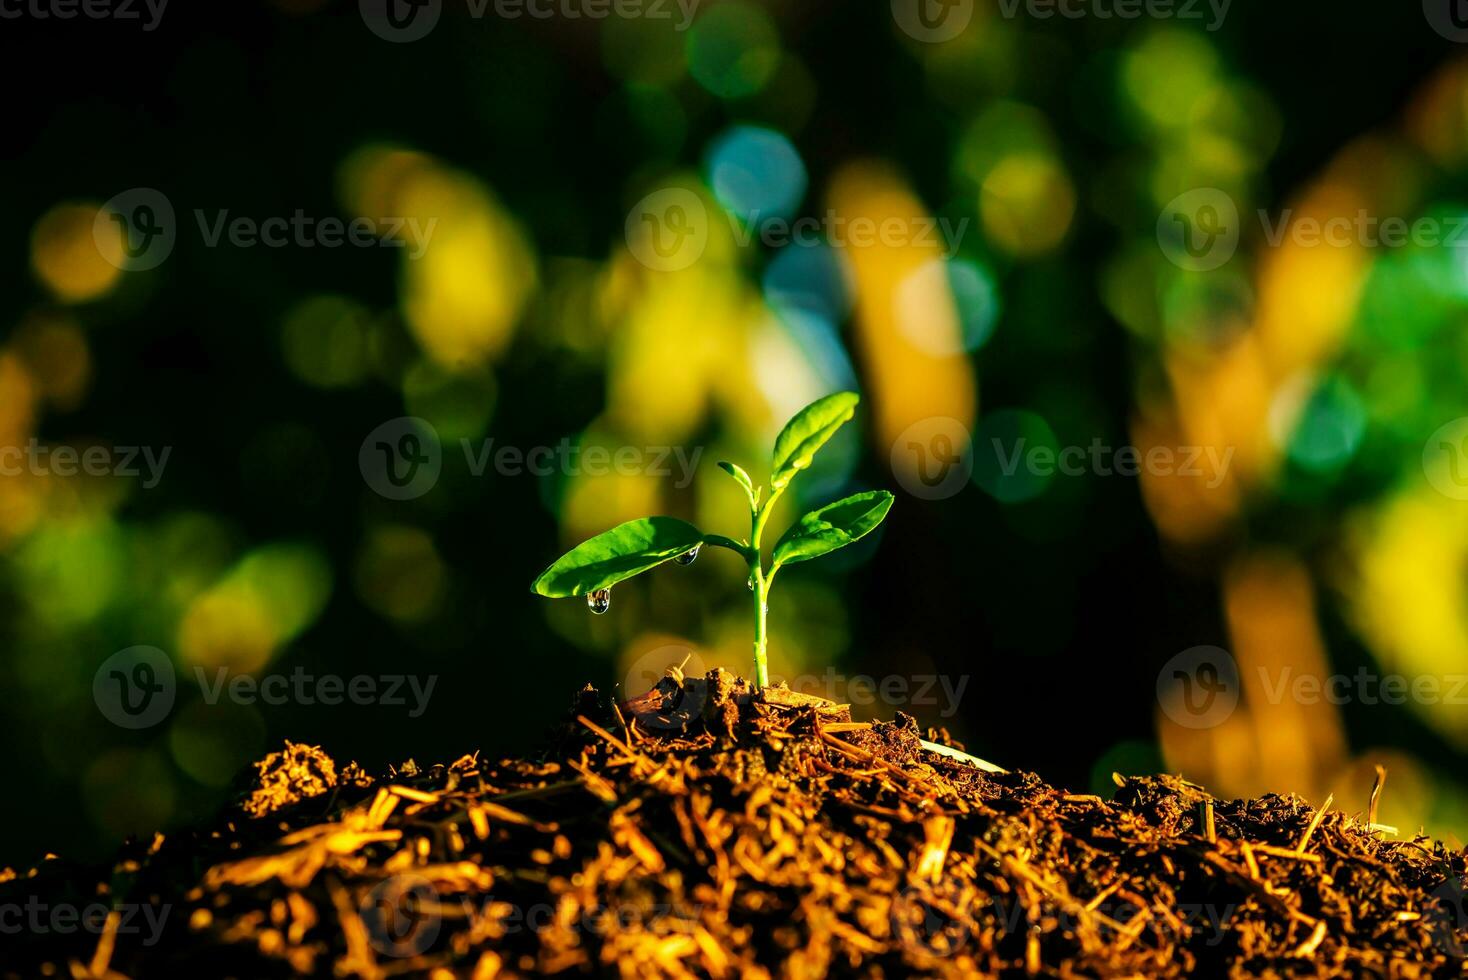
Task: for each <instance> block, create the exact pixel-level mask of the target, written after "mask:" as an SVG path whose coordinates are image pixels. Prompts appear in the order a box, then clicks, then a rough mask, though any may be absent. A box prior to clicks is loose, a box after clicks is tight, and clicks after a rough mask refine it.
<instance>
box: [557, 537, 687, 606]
mask: <svg viewBox="0 0 1468 980" xmlns="http://www.w3.org/2000/svg"><path fill="white" fill-rule="evenodd" d="M702 543H703V532H702V531H700V530H699V529H698V528H696V527H694V526H693V525H692V524H689V523H688V522H687V521H680V520H678V519H677V518H676V517H640V518H638V519H637V520H635V521H628V522H627V523H626V524H618V525H617V526H616V527H614V528H612V529H611V530H610V531H603V532H602V533H601V534H598V535H597V536H596V537H594V538H592V539H591V540H589V541H583V542H581V543H580V544H578V545H577V546H576V547H574V548H572V549H571V550H570V551H568V552H566V553H565V554H564V555H562V556H561V557H560V558H559V559H557V561H556V563H555V564H554V565H552V566H551V567H550V568H547V569H546V570H545V571H544V572H542V573H541V574H540V577H539V578H537V579H536V580H535V581H534V582H532V583H531V584H530V591H532V592H535V593H537V594H539V595H543V596H549V597H550V598H552V599H564V598H566V597H568V596H577V595H585V594H586V593H588V592H594V591H595V590H597V589H605V588H608V587H609V586H612V585H615V584H616V583H618V582H620V581H622V580H623V579H627V578H631V577H632V576H634V575H638V574H640V573H642V572H645V571H647V570H648V569H649V568H656V567H657V566H658V565H661V564H662V563H663V562H665V561H668V560H669V559H672V558H676V557H677V556H678V555H681V554H683V553H684V552H685V551H688V550H690V549H692V548H694V547H697V546H698V545H700V544H702Z"/></svg>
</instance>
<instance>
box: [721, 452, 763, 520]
mask: <svg viewBox="0 0 1468 980" xmlns="http://www.w3.org/2000/svg"><path fill="white" fill-rule="evenodd" d="M719 469H721V470H723V471H724V472H725V473H728V474H729V475H730V476H732V477H733V478H734V482H735V483H737V484H739V485H740V486H741V487H743V488H744V495H745V496H746V497H748V498H749V507H750V509H751V510H753V509H754V508H756V507H758V506H759V504H758V503H756V497H755V495H754V481H753V480H751V479H750V478H749V474H748V473H746V472H744V468H743V467H742V466H739V465H738V464H736V463H726V462H724V461H723V460H719Z"/></svg>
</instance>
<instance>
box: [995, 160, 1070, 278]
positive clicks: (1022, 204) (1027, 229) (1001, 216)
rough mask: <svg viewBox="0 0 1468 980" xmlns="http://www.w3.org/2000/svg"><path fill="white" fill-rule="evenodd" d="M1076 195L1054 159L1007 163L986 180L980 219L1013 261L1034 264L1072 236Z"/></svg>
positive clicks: (1068, 179) (1001, 164) (1001, 165)
mask: <svg viewBox="0 0 1468 980" xmlns="http://www.w3.org/2000/svg"><path fill="white" fill-rule="evenodd" d="M1075 207H1076V195H1075V188H1074V187H1072V186H1071V182H1070V178H1069V177H1068V176H1067V175H1066V173H1065V171H1064V169H1062V168H1061V166H1060V164H1059V163H1058V162H1057V161H1056V160H1055V159H1054V158H1052V157H1049V156H1042V155H1038V154H1017V155H1014V156H1009V157H1005V158H1004V159H1003V160H1001V161H999V163H998V164H996V165H995V167H994V169H992V170H990V171H989V173H988V175H987V176H986V177H985V178H984V182H983V185H982V187H981V188H980V196H979V213H980V215H981V216H982V217H983V220H984V232H985V233H986V234H987V235H988V236H989V240H990V241H992V242H993V243H994V244H995V245H997V246H998V247H1000V248H1002V249H1004V250H1005V251H1006V252H1008V253H1010V254H1011V255H1015V256H1019V257H1021V258H1030V257H1033V256H1037V255H1043V254H1045V253H1046V252H1049V251H1051V250H1052V249H1054V248H1055V247H1056V246H1057V245H1059V244H1060V242H1061V240H1062V239H1064V238H1065V234H1066V232H1067V231H1069V230H1070V224H1071V219H1072V218H1074V217H1075Z"/></svg>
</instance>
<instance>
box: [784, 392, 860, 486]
mask: <svg viewBox="0 0 1468 980" xmlns="http://www.w3.org/2000/svg"><path fill="white" fill-rule="evenodd" d="M860 400H861V399H860V398H859V397H858V396H857V394H856V393H855V392H852V391H841V392H837V393H836V394H834V395H827V396H826V397H825V398H822V399H820V400H819V401H816V402H813V403H811V404H810V405H807V406H806V407H805V408H803V409H801V410H800V413H799V414H797V415H796V416H795V418H793V419H791V420H790V421H789V423H787V424H786V426H785V428H784V429H782V430H781V431H780V435H779V437H777V438H776V439H775V468H774V471H773V475H772V476H771V477H770V489H771V490H772V491H779V490H784V489H785V485H786V484H787V483H789V482H790V481H791V479H793V478H794V476H795V474H796V473H798V472H800V471H801V470H803V469H805V468H806V467H807V466H809V465H810V461H811V459H812V458H813V457H814V456H815V454H816V451H817V450H818V449H820V448H821V447H822V446H824V445H825V444H826V440H828V439H830V438H831V436H833V435H835V434H836V430H837V429H839V428H841V427H842V426H843V425H845V424H846V423H847V422H848V421H850V420H851V417H852V416H853V415H855V414H856V403H857V402H859V401H860Z"/></svg>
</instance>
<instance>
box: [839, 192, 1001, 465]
mask: <svg viewBox="0 0 1468 980" xmlns="http://www.w3.org/2000/svg"><path fill="white" fill-rule="evenodd" d="M829 199H830V203H831V207H832V209H833V210H834V211H835V213H836V214H837V215H838V216H839V217H841V218H842V219H844V220H845V221H847V222H848V223H849V222H851V221H853V220H855V219H857V218H865V219H867V220H869V221H873V222H875V223H876V225H877V226H878V227H880V226H881V225H882V223H883V222H884V221H887V220H889V219H896V220H897V221H899V222H901V223H903V224H904V225H905V226H906V227H909V228H916V227H919V226H920V225H921V224H922V223H923V222H924V221H926V220H927V214H926V211H925V209H924V208H923V207H922V205H921V203H920V202H919V201H918V200H917V198H916V197H914V196H913V194H912V192H911V191H910V190H908V188H907V187H906V185H905V184H904V183H903V182H902V181H901V180H900V179H899V178H898V177H897V175H896V174H895V173H893V172H892V171H891V170H890V169H888V168H887V167H885V166H881V165H876V164H853V165H850V166H848V167H847V168H845V169H844V170H842V171H841V172H839V173H838V174H837V175H836V177H835V178H834V179H833V180H832V182H831V188H830V193H829ZM846 256H847V258H848V259H849V261H850V262H851V267H852V270H853V272H854V281H855V286H856V317H855V321H856V335H857V343H858V346H859V349H860V351H861V355H862V358H863V360H864V361H865V366H866V369H867V373H868V377H869V379H870V382H869V383H870V386H871V393H872V398H871V400H870V402H869V404H868V409H869V410H870V411H871V413H872V416H873V419H874V421H875V426H876V438H877V439H878V441H879V445H880V446H891V445H893V444H894V443H895V442H896V441H897V439H898V437H899V436H900V435H901V434H902V433H903V432H904V431H905V430H906V429H907V428H908V427H910V426H912V425H914V424H916V423H918V422H922V421H925V420H927V419H931V418H952V419H957V420H958V421H959V422H960V423H962V424H963V425H965V426H967V427H969V428H970V429H972V427H973V421H974V413H975V411H976V410H977V402H978V394H977V391H976V387H977V386H976V383H975V380H974V375H973V370H972V368H971V367H970V365H969V361H968V357H967V355H966V354H964V353H962V346H963V345H962V339H961V338H962V331H961V329H960V327H959V322H958V309H957V306H956V304H955V303H954V301H953V297H952V295H951V294H947V290H946V289H944V290H943V291H941V292H938V293H935V294H934V295H933V297H932V298H931V301H930V302H926V303H915V302H913V301H912V299H911V296H910V295H909V297H908V300H907V302H899V297H900V296H902V295H903V287H904V284H906V283H908V282H910V281H911V277H912V276H913V275H914V274H915V273H918V272H919V270H921V269H923V268H924V267H926V266H928V264H929V263H930V262H932V261H933V260H934V259H936V258H941V256H942V248H941V246H940V245H939V243H937V242H936V241H931V240H926V239H924V238H923V237H922V236H917V235H914V236H912V237H911V238H909V239H907V240H905V241H903V242H902V243H900V244H886V243H884V242H883V241H882V240H881V239H880V238H879V239H878V240H877V241H875V242H873V243H872V244H870V245H868V246H864V247H855V246H853V247H850V248H847V249H846ZM909 291H910V290H909ZM912 316H920V317H923V318H925V320H926V322H924V323H921V324H912V323H904V322H903V320H902V318H903V317H912ZM915 336H923V337H929V338H931V337H940V338H941V337H947V338H951V341H952V342H951V344H949V345H947V347H948V349H949V350H951V351H953V353H941V352H939V350H941V345H940V346H939V348H938V349H935V348H934V347H931V346H928V345H924V346H919V345H918V344H915V343H914V342H913V339H912V338H913V337H915ZM881 455H882V457H883V458H885V457H886V456H887V453H885V452H883V453H881ZM901 458H902V459H905V460H908V462H909V463H910V465H912V466H914V467H916V466H917V465H918V459H917V457H915V456H912V455H910V454H909V455H908V456H906V457H901Z"/></svg>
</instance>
